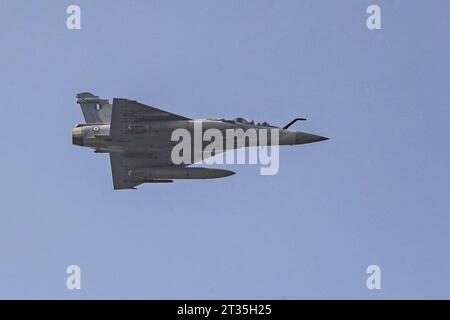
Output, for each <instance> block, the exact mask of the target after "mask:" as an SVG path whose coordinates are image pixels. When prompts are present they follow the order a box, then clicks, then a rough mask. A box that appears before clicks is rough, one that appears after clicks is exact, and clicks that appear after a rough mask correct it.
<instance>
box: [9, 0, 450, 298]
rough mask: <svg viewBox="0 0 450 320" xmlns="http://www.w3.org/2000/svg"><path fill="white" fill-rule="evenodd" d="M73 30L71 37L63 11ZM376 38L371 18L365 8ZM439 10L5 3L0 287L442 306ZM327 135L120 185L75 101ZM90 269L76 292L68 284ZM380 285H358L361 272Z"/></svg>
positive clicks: (443, 27) (445, 288) (442, 5)
mask: <svg viewBox="0 0 450 320" xmlns="http://www.w3.org/2000/svg"><path fill="white" fill-rule="evenodd" d="M72 3H76V4H78V5H79V6H80V7H81V10H82V22H81V26H82V29H81V30H79V31H70V30H68V29H66V26H65V20H66V17H67V14H66V12H65V11H66V7H67V6H68V5H70V4H72ZM372 3H376V4H378V5H380V7H381V10H382V30H378V31H369V30H368V29H367V28H366V22H365V21H366V17H367V14H366V8H367V6H368V5H370V4H372ZM449 13H450V2H449V1H447V0H442V1H438V0H435V1H419V0H416V1H406V0H404V1H400V0H398V1H381V0H371V1H365V0H354V1H331V0H329V1H316V0H315V1H312V0H311V1H297V0H296V1H287V0H283V1H261V0H258V1H256V0H254V1H210V0H208V1H206V0H205V1H78V0H77V1H76V2H72V1H33V2H30V1H2V2H0V40H1V43H2V44H1V50H0V92H1V111H2V119H3V121H2V125H1V126H0V134H1V137H2V139H1V142H0V146H1V157H0V165H1V168H2V183H1V184H0V194H1V204H0V253H1V258H0V298H69V299H72V298H73V299H77V298H88V299H90V298H151V299H165V298H208V299H209V298H212V299H215V298H271V299H272V298H273V299H280V298H285V299H296V298H361V299H379V298H450V294H449V292H450V272H449V271H450V238H449V230H450V218H449V213H450V201H449V199H450V197H449V194H450V192H449V191H450V188H449V187H450V185H449V181H450V175H449V162H450V152H449V142H448V138H449V133H450V132H449V120H450V111H449V107H450V105H449V102H450V64H449V57H450V41H449V39H450V19H449V17H450V16H449ZM83 91H91V92H93V93H95V94H98V95H100V96H101V97H103V98H113V97H124V98H130V99H137V100H139V101H141V102H143V103H145V104H149V105H153V106H157V107H160V108H163V109H167V110H170V111H173V112H175V113H178V114H182V115H186V116H188V117H193V118H195V117H197V118H204V117H215V116H216V117H222V116H224V117H236V116H244V117H248V118H254V119H257V120H260V121H264V120H267V121H269V122H270V123H273V124H278V125H284V124H286V123H287V122H289V121H290V120H291V119H292V118H294V117H297V116H304V117H306V118H308V121H307V122H304V123H301V124H296V126H297V128H299V127H302V130H304V131H307V132H311V133H316V134H320V135H324V136H327V137H330V138H331V140H329V141H325V142H321V143H317V144H312V145H306V146H300V147H285V148H283V149H281V155H280V156H281V164H280V171H279V173H278V174H277V175H275V176H260V175H259V168H258V167H257V166H254V165H253V166H242V165H236V166H223V167H225V168H227V169H231V170H233V171H236V172H237V174H236V175H234V176H232V177H229V178H226V179H220V180H216V181H207V182H205V181H187V182H186V181H179V182H176V183H173V184H167V185H159V184H153V185H143V186H141V187H140V188H139V189H138V190H137V191H121V192H120V191H113V189H112V181H111V173H110V167H109V159H108V157H107V155H104V154H94V153H93V152H92V151H91V150H88V149H82V148H79V147H75V146H72V144H71V135H70V131H71V128H72V127H73V126H74V125H75V123H81V122H83V121H84V120H83V117H82V114H81V110H80V109H79V106H78V105H77V104H76V103H75V94H76V93H78V92H83ZM70 264H77V265H79V266H80V267H81V269H82V290H81V291H69V290H67V289H66V287H65V281H66V273H65V270H66V267H67V266H68V265H70ZM370 264H377V265H379V266H380V267H381V270H382V289H381V290H379V291H376V290H374V291H369V290H368V289H367V288H366V273H365V271H366V268H367V266H368V265H370Z"/></svg>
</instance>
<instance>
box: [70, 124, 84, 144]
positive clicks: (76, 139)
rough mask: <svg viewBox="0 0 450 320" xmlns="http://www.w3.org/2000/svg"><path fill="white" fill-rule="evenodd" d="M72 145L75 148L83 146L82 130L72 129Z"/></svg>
mask: <svg viewBox="0 0 450 320" xmlns="http://www.w3.org/2000/svg"><path fill="white" fill-rule="evenodd" d="M72 144H74V145H77V146H82V145H83V128H81V127H79V128H73V129H72Z"/></svg>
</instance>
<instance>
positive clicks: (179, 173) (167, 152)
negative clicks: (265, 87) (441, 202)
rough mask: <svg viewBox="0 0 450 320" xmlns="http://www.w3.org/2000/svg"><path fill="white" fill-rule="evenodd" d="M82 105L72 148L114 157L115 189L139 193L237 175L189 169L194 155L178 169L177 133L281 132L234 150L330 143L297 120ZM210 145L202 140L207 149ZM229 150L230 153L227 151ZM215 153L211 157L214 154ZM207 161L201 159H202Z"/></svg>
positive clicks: (88, 98)
mask: <svg viewBox="0 0 450 320" xmlns="http://www.w3.org/2000/svg"><path fill="white" fill-rule="evenodd" d="M77 103H79V104H80V105H81V109H82V111H83V115H84V118H85V120H86V123H85V124H77V125H76V127H75V128H73V129H72V141H73V144H75V145H78V146H84V147H89V148H93V149H95V152H98V153H109V156H110V161H111V169H112V177H113V184H114V189H135V187H136V186H138V185H140V184H142V183H158V182H172V181H173V180H174V179H213V178H221V177H226V176H230V175H232V174H234V172H232V171H229V170H223V169H210V168H198V167H189V165H190V164H192V163H195V162H197V161H196V159H197V160H198V158H195V153H196V151H193V153H192V154H193V158H192V162H191V163H181V164H180V163H177V164H175V163H174V161H173V159H172V157H171V153H172V149H173V148H174V146H175V145H176V144H177V143H178V142H176V141H172V133H173V132H174V130H176V129H185V130H186V131H187V132H190V133H192V135H195V132H194V131H195V128H196V127H198V126H199V124H200V125H201V127H202V130H208V129H216V132H217V130H219V131H220V132H225V131H227V130H230V129H231V130H239V129H241V130H244V131H245V130H248V129H252V130H255V131H256V132H259V131H263V130H266V131H268V132H269V134H268V136H272V137H273V135H271V134H270V132H271V131H272V130H273V131H274V132H275V131H276V137H277V139H273V138H272V139H271V138H270V137H269V138H268V139H267V140H265V141H264V142H263V143H262V142H260V141H259V140H258V141H257V142H256V144H250V143H249V142H248V140H246V139H245V137H244V143H243V144H241V146H240V147H239V144H234V143H233V147H232V148H234V149H237V148H242V147H249V146H262V145H265V146H273V145H297V144H305V143H312V142H317V141H322V140H327V139H328V138H325V137H321V136H318V135H313V134H309V133H305V132H299V131H289V130H288V128H289V127H290V126H291V125H292V124H293V123H295V122H296V121H298V120H305V119H303V118H296V119H294V120H292V121H291V122H290V123H288V124H287V125H286V126H284V127H282V128H280V127H276V126H272V125H269V124H268V123H266V122H263V123H255V122H254V121H248V120H245V119H244V118H236V119H234V120H226V119H195V120H194V119H190V118H186V117H183V116H180V115H177V114H174V113H171V112H167V111H164V110H161V109H157V108H154V107H150V106H147V105H144V104H141V103H139V102H137V101H133V100H128V99H121V98H114V99H113V102H112V104H111V103H109V100H106V99H100V98H99V97H98V96H95V95H93V94H91V93H89V92H84V93H80V94H78V95H77ZM223 137H224V138H223V145H224V148H223V149H224V150H215V154H217V153H221V152H225V151H226V150H229V148H228V147H227V148H226V147H225V144H226V141H225V140H226V135H225V134H224V135H223ZM208 143H209V142H205V141H202V148H204V147H205V146H206V145H207V144H208ZM225 148H226V150H225ZM215 154H214V153H213V154H210V155H209V157H211V156H213V155H215ZM202 159H203V160H204V159H205V157H204V156H203V157H201V158H200V160H202Z"/></svg>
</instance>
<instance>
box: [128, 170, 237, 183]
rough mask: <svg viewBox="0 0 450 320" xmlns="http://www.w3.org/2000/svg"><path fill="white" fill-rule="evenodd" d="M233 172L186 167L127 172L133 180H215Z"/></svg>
mask: <svg viewBox="0 0 450 320" xmlns="http://www.w3.org/2000/svg"><path fill="white" fill-rule="evenodd" d="M233 174H234V172H233V171H229V170H223V169H209V168H196V167H194V168H186V167H175V168H174V167H167V168H165V167H160V168H140V169H133V170H129V171H128V175H129V176H130V177H133V178H137V179H141V180H144V181H147V180H171V179H216V178H223V177H228V176H231V175H233Z"/></svg>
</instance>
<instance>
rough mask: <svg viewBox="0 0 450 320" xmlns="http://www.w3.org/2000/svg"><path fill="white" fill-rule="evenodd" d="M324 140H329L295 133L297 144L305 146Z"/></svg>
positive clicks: (308, 134)
mask: <svg viewBox="0 0 450 320" xmlns="http://www.w3.org/2000/svg"><path fill="white" fill-rule="evenodd" d="M323 140H328V138H326V137H322V136H317V135H315V134H310V133H306V132H300V131H298V132H296V133H295V144H305V143H312V142H318V141H323Z"/></svg>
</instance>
